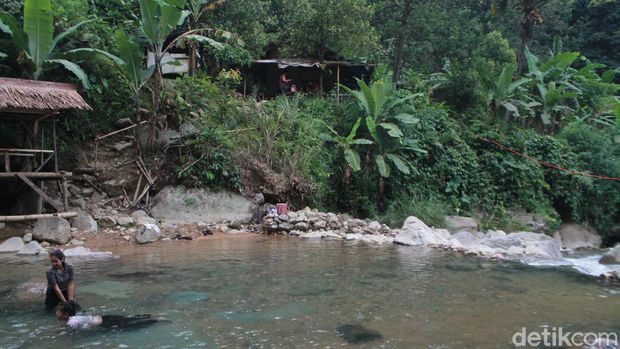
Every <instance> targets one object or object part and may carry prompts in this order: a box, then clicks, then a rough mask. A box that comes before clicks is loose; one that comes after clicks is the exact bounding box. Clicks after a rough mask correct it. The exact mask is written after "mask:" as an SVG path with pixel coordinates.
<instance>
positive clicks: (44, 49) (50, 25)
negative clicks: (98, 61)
mask: <svg viewBox="0 0 620 349" xmlns="http://www.w3.org/2000/svg"><path fill="white" fill-rule="evenodd" d="M91 21H92V20H86V21H82V22H79V23H78V24H76V25H74V26H72V27H71V28H69V29H67V30H65V31H64V32H62V33H60V34H58V35H57V36H56V37H54V22H53V18H52V5H51V2H50V0H26V1H25V2H24V20H23V29H22V28H20V26H19V22H18V21H17V19H16V18H15V17H14V16H13V15H11V14H10V13H8V12H0V30H1V31H3V32H4V33H7V34H9V35H10V36H11V38H12V40H13V44H14V45H15V47H16V48H17V51H18V56H19V57H18V62H20V63H22V65H23V66H24V67H25V70H26V71H28V72H29V74H30V76H31V77H32V78H34V79H35V80H38V79H39V78H40V77H41V76H42V75H43V73H44V72H45V71H46V70H47V69H49V68H51V67H53V66H55V65H61V66H63V67H64V68H65V69H67V70H69V71H70V72H71V73H72V74H73V75H74V76H75V77H77V78H78V79H79V80H80V82H81V83H82V85H83V86H84V87H85V88H88V87H89V86H90V84H89V82H88V76H87V74H86V72H84V70H82V68H81V67H80V66H79V65H77V64H76V63H75V62H72V61H71V59H72V58H79V57H84V56H85V55H88V56H89V57H92V55H93V54H97V55H105V56H107V57H109V58H112V59H116V57H114V56H112V55H110V54H109V53H107V52H105V51H101V50H97V49H93V48H80V49H73V50H67V51H64V52H62V51H61V43H62V42H63V41H64V40H66V39H67V38H68V37H70V36H71V35H72V34H74V33H75V32H77V31H78V29H80V28H81V27H82V26H84V25H85V24H87V23H89V22H91Z"/></svg>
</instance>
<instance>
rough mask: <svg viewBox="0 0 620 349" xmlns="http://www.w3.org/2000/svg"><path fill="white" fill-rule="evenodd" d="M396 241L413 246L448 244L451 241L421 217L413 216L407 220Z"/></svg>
mask: <svg viewBox="0 0 620 349" xmlns="http://www.w3.org/2000/svg"><path fill="white" fill-rule="evenodd" d="M394 242H395V243H397V244H401V245H411V246H419V245H423V246H447V245H449V241H448V240H447V239H446V238H444V237H443V236H441V235H439V234H437V233H436V232H434V231H433V229H431V228H429V227H428V226H427V225H426V224H424V222H422V221H421V220H420V219H419V218H417V217H414V216H411V217H408V218H407V219H406V220H405V223H404V224H403V228H402V229H401V231H400V232H399V233H398V234H397V235H396V237H395V238H394Z"/></svg>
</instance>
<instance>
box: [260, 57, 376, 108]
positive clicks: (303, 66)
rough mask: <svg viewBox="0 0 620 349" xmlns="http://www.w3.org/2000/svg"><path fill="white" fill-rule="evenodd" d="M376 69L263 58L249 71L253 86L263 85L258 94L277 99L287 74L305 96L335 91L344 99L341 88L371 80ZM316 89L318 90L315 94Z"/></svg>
mask: <svg viewBox="0 0 620 349" xmlns="http://www.w3.org/2000/svg"><path fill="white" fill-rule="evenodd" d="M374 68H375V67H374V66H373V65H371V64H366V63H355V62H347V61H318V60H314V59H302V58H277V59H261V60H257V61H254V62H253V63H252V66H251V67H250V69H249V72H248V75H249V82H250V84H251V86H254V85H256V86H260V91H258V93H257V94H258V95H260V96H261V97H264V98H273V97H276V96H277V95H279V94H280V93H281V91H280V88H279V86H278V83H279V78H280V75H281V74H286V75H287V77H288V78H290V79H291V80H292V83H293V84H295V85H296V88H297V91H299V92H301V93H310V94H312V93H323V92H329V91H331V90H332V89H335V90H336V96H337V98H338V99H339V97H340V86H341V85H344V86H347V87H349V88H354V89H355V88H357V83H356V82H355V79H361V80H364V81H366V82H369V81H370V78H371V76H372V73H373V71H374ZM311 86H315V87H316V89H317V91H313V89H312V87H311Z"/></svg>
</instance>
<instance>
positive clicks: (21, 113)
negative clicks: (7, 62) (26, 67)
mask: <svg viewBox="0 0 620 349" xmlns="http://www.w3.org/2000/svg"><path fill="white" fill-rule="evenodd" d="M65 109H78V110H92V109H91V107H90V106H89V105H88V103H86V101H85V100H84V99H83V98H82V96H80V94H79V93H78V91H77V88H76V87H75V85H72V84H65V83H58V82H49V81H36V80H23V79H11V78H0V119H18V120H20V119H21V120H25V119H30V118H35V117H37V116H41V115H48V114H53V113H56V112H58V111H60V110H65Z"/></svg>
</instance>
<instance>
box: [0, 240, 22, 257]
mask: <svg viewBox="0 0 620 349" xmlns="http://www.w3.org/2000/svg"><path fill="white" fill-rule="evenodd" d="M22 248H24V240H22V238H20V237H17V236H14V237H12V238H8V239H6V240H5V241H4V242H3V243H2V244H0V253H2V252H17V251H19V250H21V249H22Z"/></svg>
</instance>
